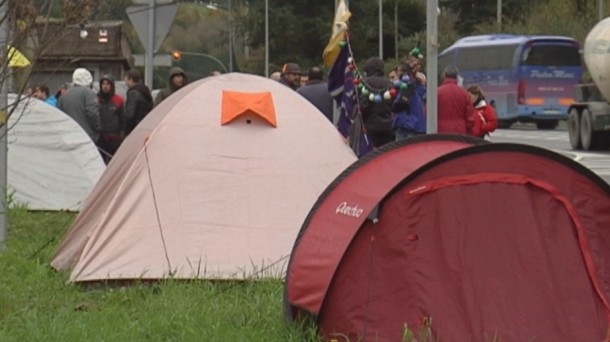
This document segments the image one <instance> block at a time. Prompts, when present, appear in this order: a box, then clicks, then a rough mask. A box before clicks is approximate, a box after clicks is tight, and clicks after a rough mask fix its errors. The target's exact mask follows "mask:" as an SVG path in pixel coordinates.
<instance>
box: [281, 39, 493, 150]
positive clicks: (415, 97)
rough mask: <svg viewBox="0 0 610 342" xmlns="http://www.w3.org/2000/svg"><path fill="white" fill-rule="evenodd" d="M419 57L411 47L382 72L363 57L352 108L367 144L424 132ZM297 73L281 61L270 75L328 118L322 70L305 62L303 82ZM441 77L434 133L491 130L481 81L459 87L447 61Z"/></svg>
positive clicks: (330, 106)
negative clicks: (388, 69)
mask: <svg viewBox="0 0 610 342" xmlns="http://www.w3.org/2000/svg"><path fill="white" fill-rule="evenodd" d="M422 60H423V55H421V53H420V52H419V50H418V49H413V50H412V51H411V53H410V54H409V55H408V56H407V58H406V59H405V60H404V61H401V62H400V63H399V65H398V66H397V67H395V68H394V69H392V70H391V71H390V72H389V73H388V74H387V75H386V73H385V65H384V61H383V60H382V59H381V58H378V57H371V58H369V59H368V60H367V61H366V62H365V63H364V65H363V67H362V79H361V80H358V82H362V83H363V84H362V85H361V87H360V88H359V91H358V95H359V96H358V106H357V109H358V110H360V112H361V114H362V121H363V124H364V127H365V129H366V133H367V136H368V137H369V139H370V140H371V142H372V145H373V146H375V147H380V146H382V145H385V144H387V143H389V142H392V141H396V140H402V139H406V138H409V137H413V136H417V135H422V134H426V130H427V120H426V95H427V88H426V86H427V82H426V76H425V74H424V73H423V72H422ZM303 76H304V74H303V73H302V72H301V69H300V67H299V66H298V65H297V64H295V63H287V64H285V65H284V66H283V67H282V69H281V71H278V72H276V73H273V74H272V75H271V78H272V79H275V80H277V81H278V82H280V83H282V84H284V85H286V86H287V87H290V88H291V89H293V90H295V91H297V92H298V93H299V94H301V95H303V96H304V97H305V98H306V99H307V100H309V101H310V102H311V103H312V104H314V105H315V106H316V107H317V108H318V109H319V110H320V111H321V112H322V113H323V114H324V115H325V116H326V117H327V118H328V119H329V120H331V122H333V112H334V103H333V99H332V97H331V95H330V94H329V92H328V84H327V82H325V81H324V80H323V72H322V70H321V69H320V68H318V67H313V68H311V69H310V70H309V72H308V73H307V81H306V82H303V78H304V77H303ZM443 77H444V80H443V82H442V83H441V85H440V86H439V88H438V133H452V134H464V135H471V136H476V137H479V138H485V137H486V136H488V135H489V134H490V133H491V132H493V131H494V130H495V129H496V127H497V125H498V119H497V114H496V111H495V109H494V107H493V106H492V105H491V104H489V103H487V101H486V99H485V94H484V93H483V90H482V89H481V87H479V86H477V85H473V86H470V87H468V88H467V89H465V88H463V87H462V86H461V84H459V83H460V82H458V69H457V68H456V67H455V66H448V67H447V68H446V69H445V70H444V72H443ZM390 91H391V92H390ZM375 94H380V95H379V96H375ZM388 94H392V95H391V96H388Z"/></svg>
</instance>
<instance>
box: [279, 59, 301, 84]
mask: <svg viewBox="0 0 610 342" xmlns="http://www.w3.org/2000/svg"><path fill="white" fill-rule="evenodd" d="M280 83H281V84H283V85H285V86H287V87H289V88H290V89H292V90H297V89H298V88H299V87H300V86H301V67H300V66H299V65H298V64H296V63H286V64H284V66H283V67H282V75H281V76H280Z"/></svg>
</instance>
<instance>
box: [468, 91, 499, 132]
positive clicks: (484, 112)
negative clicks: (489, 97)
mask: <svg viewBox="0 0 610 342" xmlns="http://www.w3.org/2000/svg"><path fill="white" fill-rule="evenodd" d="M474 111H475V114H474V127H473V128H472V135H474V136H475V137H479V138H485V136H486V135H488V134H489V133H491V132H493V131H495V130H496V128H497V127H498V115H497V114H496V110H495V109H494V108H493V107H492V106H491V105H489V104H488V103H487V102H486V101H485V100H481V101H479V102H478V103H475V105H474Z"/></svg>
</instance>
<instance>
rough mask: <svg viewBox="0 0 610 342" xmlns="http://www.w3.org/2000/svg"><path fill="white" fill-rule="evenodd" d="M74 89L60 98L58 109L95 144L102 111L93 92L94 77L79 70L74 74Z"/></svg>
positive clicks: (85, 70) (81, 69)
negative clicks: (75, 123) (77, 125)
mask: <svg viewBox="0 0 610 342" xmlns="http://www.w3.org/2000/svg"><path fill="white" fill-rule="evenodd" d="M72 83H73V84H74V86H73V87H71V88H70V89H68V91H67V92H66V93H65V94H64V95H63V96H61V97H60V98H59V102H58V103H57V108H59V109H60V110H61V111H63V112H64V113H66V114H68V115H69V116H70V117H71V118H72V119H73V120H74V121H76V122H77V123H78V124H79V125H80V126H81V127H82V128H83V130H84V131H85V132H87V134H88V135H89V137H91V140H93V141H94V142H95V141H97V138H98V134H99V132H100V128H101V124H100V111H99V105H98V103H97V98H96V96H95V93H94V92H93V91H92V90H91V88H90V87H91V84H92V83H93V77H92V76H91V73H90V72H89V71H87V69H83V68H78V69H76V70H75V71H74V73H73V74H72Z"/></svg>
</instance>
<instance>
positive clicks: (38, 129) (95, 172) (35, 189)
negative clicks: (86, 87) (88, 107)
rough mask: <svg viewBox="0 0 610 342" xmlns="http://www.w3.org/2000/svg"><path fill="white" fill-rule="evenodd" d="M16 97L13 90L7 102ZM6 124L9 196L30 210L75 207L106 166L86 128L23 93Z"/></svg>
mask: <svg viewBox="0 0 610 342" xmlns="http://www.w3.org/2000/svg"><path fill="white" fill-rule="evenodd" d="M16 101H17V97H16V95H12V94H11V95H10V96H9V104H10V105H14V103H15V102H16ZM8 125H9V126H8V129H9V133H8V191H9V196H11V198H12V200H13V201H15V202H16V204H22V205H26V206H27V208H28V209H31V210H70V211H78V210H79V208H80V206H81V204H82V202H83V201H84V200H85V199H86V198H87V196H88V195H89V193H90V192H91V190H92V189H93V186H94V185H95V183H96V182H97V180H98V179H99V178H100V176H101V175H102V173H103V172H104V168H105V165H104V162H103V160H102V158H101V156H100V154H99V152H98V150H97V147H96V146H95V144H94V143H93V141H91V139H90V138H89V136H88V135H87V133H85V131H84V130H83V129H82V128H81V127H80V126H79V125H78V124H77V123H76V122H75V121H74V120H72V118H70V117H69V116H68V115H66V114H65V113H63V112H62V111H60V110H59V109H57V108H55V107H53V106H51V105H49V104H47V103H44V102H42V101H39V100H36V99H32V98H30V99H25V98H23V97H22V98H21V100H20V101H19V102H18V105H17V108H16V110H15V111H14V112H13V114H12V115H11V116H10V118H9V121H8Z"/></svg>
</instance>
